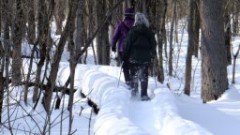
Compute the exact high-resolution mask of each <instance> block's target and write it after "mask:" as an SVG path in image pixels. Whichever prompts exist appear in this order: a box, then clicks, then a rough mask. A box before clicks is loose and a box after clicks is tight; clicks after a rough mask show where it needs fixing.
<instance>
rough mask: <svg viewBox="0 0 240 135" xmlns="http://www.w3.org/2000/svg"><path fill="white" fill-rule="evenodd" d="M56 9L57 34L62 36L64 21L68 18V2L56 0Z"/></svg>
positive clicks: (66, 0)
mask: <svg viewBox="0 0 240 135" xmlns="http://www.w3.org/2000/svg"><path fill="white" fill-rule="evenodd" d="M55 3H56V8H55V10H54V17H55V23H56V26H57V30H56V34H61V33H62V29H63V21H64V19H65V18H66V15H65V14H66V8H67V6H66V5H68V4H67V3H68V0H55Z"/></svg>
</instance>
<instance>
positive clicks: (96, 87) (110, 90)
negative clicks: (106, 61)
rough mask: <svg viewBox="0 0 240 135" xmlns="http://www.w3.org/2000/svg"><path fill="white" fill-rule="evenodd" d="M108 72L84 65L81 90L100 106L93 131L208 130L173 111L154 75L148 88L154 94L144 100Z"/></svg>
mask: <svg viewBox="0 0 240 135" xmlns="http://www.w3.org/2000/svg"><path fill="white" fill-rule="evenodd" d="M108 74H109V75H108ZM110 74H111V73H109V72H107V71H101V70H100V69H97V68H93V69H86V70H85V71H84V75H83V78H84V80H82V92H83V93H84V94H85V95H88V98H90V99H91V100H92V101H93V102H94V103H96V104H97V105H98V107H99V108H100V111H99V113H98V115H97V117H96V121H95V124H94V133H95V134H96V135H103V134H104V135H120V134H122V135H165V134H167V135H176V134H178V135H193V134H194V135H210V134H211V133H210V132H209V131H207V130H206V129H204V128H203V127H200V126H199V125H198V124H196V123H194V122H192V121H189V120H186V119H183V118H182V117H180V116H179V115H178V114H176V113H177V112H178V111H177V107H176V106H174V97H173V95H172V93H171V92H170V91H169V90H168V89H167V88H165V87H163V86H161V85H159V84H157V85H156V81H154V80H153V79H151V78H150V79H149V91H154V95H155V96H154V98H153V99H152V100H151V101H147V102H143V101H133V100H131V98H130V91H129V90H128V89H127V87H126V85H125V84H124V83H123V82H122V81H120V82H119V86H118V77H117V76H115V77H114V76H110ZM150 94H151V93H150ZM166 95H167V96H166ZM169 95H170V96H169ZM171 97H172V98H171ZM149 117H150V118H149ZM176 123H177V124H176ZM116 127H117V128H116ZM183 127H186V128H183ZM116 129H117V130H116Z"/></svg>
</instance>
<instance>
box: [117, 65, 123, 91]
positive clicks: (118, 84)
mask: <svg viewBox="0 0 240 135" xmlns="http://www.w3.org/2000/svg"><path fill="white" fill-rule="evenodd" d="M122 69H123V62H122V64H121V68H120V73H119V77H118V84H117V87H118V86H119V82H120V78H121V73H122Z"/></svg>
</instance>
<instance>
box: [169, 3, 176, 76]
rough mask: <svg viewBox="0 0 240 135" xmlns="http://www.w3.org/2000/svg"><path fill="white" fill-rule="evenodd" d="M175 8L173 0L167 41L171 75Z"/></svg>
mask: <svg viewBox="0 0 240 135" xmlns="http://www.w3.org/2000/svg"><path fill="white" fill-rule="evenodd" d="M176 9H177V2H176V0H173V10H172V16H171V17H172V20H171V26H170V27H171V28H170V41H169V59H168V70H169V71H168V75H169V76H172V74H173V73H172V72H173V30H174V24H175V21H176V14H177V13H176Z"/></svg>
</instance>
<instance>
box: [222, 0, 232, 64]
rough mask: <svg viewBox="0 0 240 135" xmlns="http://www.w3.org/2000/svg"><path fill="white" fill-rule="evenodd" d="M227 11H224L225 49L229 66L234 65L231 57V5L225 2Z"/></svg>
mask: <svg viewBox="0 0 240 135" xmlns="http://www.w3.org/2000/svg"><path fill="white" fill-rule="evenodd" d="M225 3H226V4H225V5H226V9H225V11H224V34H225V47H226V52H227V64H228V65H230V64H231V63H232V57H231V22H230V13H229V3H228V2H226V1H225Z"/></svg>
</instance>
